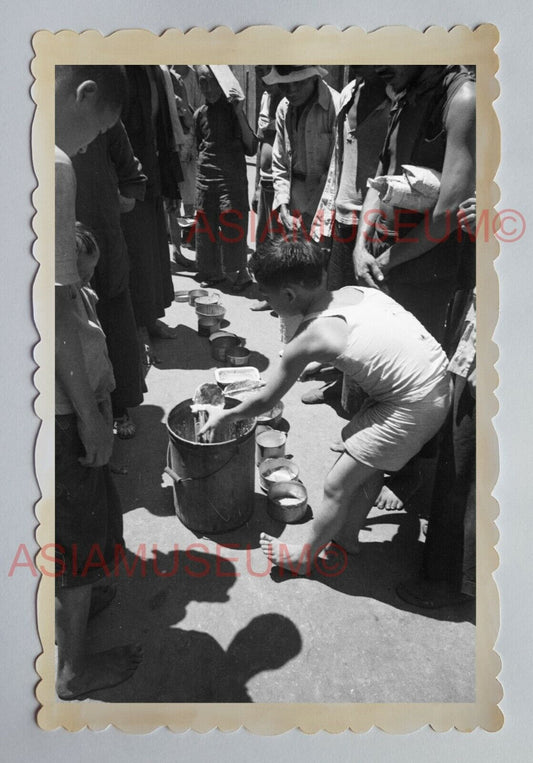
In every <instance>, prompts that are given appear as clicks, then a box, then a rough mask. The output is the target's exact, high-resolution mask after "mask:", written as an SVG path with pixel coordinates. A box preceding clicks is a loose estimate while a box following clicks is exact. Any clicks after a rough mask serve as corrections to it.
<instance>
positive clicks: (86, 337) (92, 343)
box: [55, 286, 115, 416]
mask: <svg viewBox="0 0 533 763" xmlns="http://www.w3.org/2000/svg"><path fill="white" fill-rule="evenodd" d="M71 288H72V306H73V310H72V315H71V318H72V321H73V324H74V326H75V328H76V330H77V332H78V335H79V338H80V342H81V348H82V353H83V361H84V366H85V371H86V373H87V379H88V381H89V385H90V387H91V389H92V391H93V392H94V397H95V400H96V402H97V403H101V402H103V401H104V400H106V399H107V397H108V395H109V393H110V392H112V391H113V390H114V389H115V377H114V375H113V367H112V365H111V361H110V360H109V355H108V354H107V345H106V340H105V334H104V332H103V331H102V327H101V325H100V321H99V320H98V318H97V316H96V309H95V307H96V300H97V297H96V294H95V293H94V291H92V289H89V288H88V287H87V286H82V287H74V286H73V287H71ZM56 342H57V340H56ZM58 349H59V348H56V352H57V350H58ZM55 413H56V416H59V415H63V414H66V413H75V411H74V408H73V406H72V403H71V402H70V399H69V397H68V395H67V394H66V392H65V391H64V390H63V387H62V385H61V382H60V380H59V379H57V380H56V389H55Z"/></svg>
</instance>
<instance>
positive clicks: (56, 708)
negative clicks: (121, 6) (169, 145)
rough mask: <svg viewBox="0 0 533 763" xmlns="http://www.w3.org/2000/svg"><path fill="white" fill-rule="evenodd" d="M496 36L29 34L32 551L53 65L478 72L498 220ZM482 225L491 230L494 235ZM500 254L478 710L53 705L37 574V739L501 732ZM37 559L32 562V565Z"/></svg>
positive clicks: (485, 433) (483, 192)
mask: <svg viewBox="0 0 533 763" xmlns="http://www.w3.org/2000/svg"><path fill="white" fill-rule="evenodd" d="M497 42H498V31H497V29H496V28H495V27H494V26H492V25H488V24H484V25H482V26H480V27H478V28H477V29H475V30H471V29H468V28H467V27H464V26H457V27H454V28H453V29H451V30H449V31H447V30H445V29H443V28H437V27H430V28H429V29H428V30H426V31H425V32H419V31H417V30H414V29H410V28H407V27H383V28H381V29H378V30H376V31H374V32H371V33H366V32H365V31H364V30H362V29H360V28H357V27H351V28H349V29H346V30H344V31H342V32H341V31H340V30H339V29H337V28H335V27H329V26H326V27H322V28H320V29H319V30H316V29H311V28H310V27H299V28H298V29H296V30H295V31H294V32H287V31H285V30H282V29H279V28H276V27H272V26H257V27H249V28H247V29H245V30H243V31H241V32H239V33H238V34H235V33H233V32H232V31H231V30H230V29H228V28H226V27H218V28H216V29H214V30H213V31H211V32H208V31H206V30H203V29H199V28H194V29H191V30H190V31H189V32H187V33H183V32H181V31H179V30H177V29H172V30H169V31H167V32H165V33H164V34H162V35H161V36H157V35H155V34H153V33H150V32H147V31H142V30H123V31H119V32H115V33H114V34H112V35H109V36H107V37H104V36H102V35H101V34H100V33H99V32H97V31H86V32H83V33H81V34H78V33H76V32H71V31H63V32H59V33H57V34H53V33H51V32H46V31H42V32H37V33H36V35H35V36H34V39H33V47H34V50H35V58H34V60H33V62H32V73H33V76H34V78H35V84H34V86H33V88H32V97H33V99H34V101H35V103H36V112H35V120H34V125H33V131H32V153H33V163H34V171H35V174H36V177H37V188H36V190H35V192H34V195H33V204H34V206H35V208H36V210H37V213H36V216H35V218H34V220H33V228H34V231H35V234H36V242H35V245H34V250H33V251H34V255H35V256H36V258H37V259H38V261H39V265H40V267H39V271H38V274H37V278H36V281H35V285H34V292H33V298H34V313H35V322H36V326H37V329H38V331H39V335H40V338H41V339H40V343H39V344H38V346H37V348H36V351H35V359H36V362H37V364H38V366H39V370H38V372H37V373H36V376H35V385H36V387H37V389H38V392H39V398H38V400H37V403H36V412H37V415H38V416H39V418H40V419H41V420H42V425H41V429H40V432H39V437H38V441H37V446H36V472H37V478H38V481H39V486H40V490H41V494H42V498H41V500H40V501H39V502H38V504H37V507H36V515H37V519H38V522H39V527H38V530H37V540H38V542H39V544H40V546H41V548H42V547H44V546H45V545H46V544H47V543H53V539H54V502H53V495H54V466H53V458H52V454H53V451H54V448H53V443H54V439H53V438H54V431H53V421H54V410H53V406H54V363H53V357H54V354H53V346H54V331H53V316H54V301H53V296H52V294H53V290H52V289H51V288H50V287H51V284H52V277H53V264H52V263H53V261H54V260H53V257H52V254H53V251H54V226H53V222H52V221H53V217H54V215H53V209H54V202H53V199H54V173H53V167H54V163H53V145H54V141H53V128H54V119H53V103H54V100H53V87H54V66H55V65H56V64H62V63H63V64H67V63H80V64H82V63H103V64H117V63H121V64H139V63H142V64H160V63H181V62H183V63H198V62H199V61H201V62H204V63H213V64H215V63H224V64H237V63H246V64H254V63H264V62H265V61H268V62H269V63H272V64H275V63H307V62H308V61H309V51H311V50H312V58H313V63H317V64H347V63H352V62H353V63H358V64H374V63H396V64H448V63H461V64H469V65H475V66H476V70H477V134H476V138H477V144H476V145H477V177H476V188H477V205H478V209H481V210H488V215H489V219H490V220H493V219H494V218H495V212H494V205H495V204H496V202H497V201H498V197H499V192H498V188H497V186H496V185H495V183H494V176H495V174H496V170H497V168H498V164H499V159H500V148H499V144H500V141H499V126H498V121H497V118H496V115H495V112H494V109H493V101H494V100H495V98H496V97H497V96H498V92H499V86H498V83H497V80H496V72H497V69H498V58H497V56H496V54H495V52H494V47H495V46H496V44H497ZM489 228H490V226H489ZM497 254H498V243H497V240H496V238H495V237H494V236H490V237H489V238H488V240H485V239H484V238H483V237H481V238H479V239H478V242H477V289H478V299H477V307H478V313H477V315H478V333H477V336H478V343H479V348H480V351H479V353H478V356H477V357H478V360H477V363H478V388H477V400H478V415H477V433H478V437H477V442H478V452H477V543H478V561H477V572H478V578H477V621H476V622H477V627H476V702H475V703H461V704H459V703H426V704H407V703H406V704H400V703H399V704H385V703H383V704H355V703H354V704H283V703H280V704H259V703H258V704H251V705H244V704H229V703H228V704H198V703H188V704H179V705H177V704H142V703H139V704H137V703H136V704H111V703H101V702H89V703H85V702H72V703H68V702H61V701H60V700H58V698H57V696H56V694H55V664H54V580H53V578H50V577H47V576H45V575H43V576H42V577H41V580H40V583H39V590H38V627H39V635H40V639H41V644H42V649H43V652H42V654H41V655H40V656H39V658H38V660H37V663H36V669H37V672H38V674H39V676H40V680H39V682H38V685H37V688H36V696H37V700H38V702H39V705H40V710H39V712H38V715H37V721H38V723H39V725H40V727H41V728H43V729H54V728H58V727H60V726H62V727H64V728H65V729H68V730H72V731H75V730H79V729H81V728H83V727H84V726H88V727H89V728H91V729H94V730H97V729H103V728H105V727H106V726H108V725H109V724H113V725H114V726H116V727H117V728H119V729H121V730H123V731H128V732H134V733H146V732H149V731H152V730H154V729H155V728H158V727H161V726H167V727H168V728H169V729H171V730H173V731H184V730H186V729H193V730H195V731H198V732H206V731H209V730H211V729H213V728H219V729H220V730H222V731H233V730H235V729H238V728H240V727H241V726H244V727H245V728H246V729H248V730H249V731H251V732H254V733H257V734H265V735H266V734H279V733H283V732H285V731H288V730H290V729H292V728H300V729H301V730H302V731H304V732H306V733H316V732H317V731H320V730H326V731H329V732H333V733H338V732H341V731H344V730H345V729H347V728H349V729H351V730H353V731H356V732H364V731H367V730H368V729H370V728H372V726H377V727H379V728H381V729H383V730H385V731H387V732H391V733H406V732H410V731H414V730H416V729H418V728H420V727H422V726H424V725H427V724H429V725H430V726H431V727H432V728H433V729H435V730H437V731H444V730H448V729H450V728H452V727H455V728H457V729H459V730H462V731H471V730H473V729H475V728H477V727H481V728H483V729H485V730H489V731H496V730H498V729H499V728H500V727H501V725H502V723H503V716H502V714H501V711H500V709H499V708H498V702H499V701H500V700H501V697H502V690H501V687H500V684H499V682H498V680H497V675H498V673H499V670H500V667H501V666H500V660H499V657H498V655H497V654H496V653H495V652H494V648H493V647H494V643H495V641H496V637H497V634H498V628H499V600H498V591H497V588H496V585H495V583H494V580H493V578H492V573H493V571H494V570H495V569H496V568H497V566H498V556H497V553H496V551H495V548H494V546H495V544H496V542H497V539H498V533H497V529H496V526H495V519H496V517H497V515H498V505H497V502H496V501H495V499H494V498H493V497H492V495H491V493H492V490H493V488H494V485H495V482H496V479H497V476H498V446H497V440H496V435H495V431H494V428H493V425H492V417H493V416H494V415H495V414H496V412H497V401H496V398H495V395H494V390H495V389H496V387H497V384H498V377H497V374H496V371H495V369H494V363H495V362H496V359H497V347H496V345H495V344H494V343H493V341H492V335H493V332H494V328H495V324H496V320H497V315H498V281H497V276H496V273H495V270H494V265H493V261H494V259H495V258H496V256H497ZM44 561H45V560H44V559H43V558H41V556H39V557H38V558H37V565H38V566H39V564H40V563H43V562H44Z"/></svg>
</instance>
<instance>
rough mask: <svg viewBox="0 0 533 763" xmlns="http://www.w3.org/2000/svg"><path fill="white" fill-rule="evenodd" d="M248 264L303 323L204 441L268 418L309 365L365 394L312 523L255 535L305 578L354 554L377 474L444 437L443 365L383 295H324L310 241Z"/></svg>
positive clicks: (282, 309) (281, 306) (214, 419)
mask: <svg viewBox="0 0 533 763" xmlns="http://www.w3.org/2000/svg"><path fill="white" fill-rule="evenodd" d="M250 265H251V269H252V271H253V273H254V276H255V278H256V280H257V282H258V284H259V286H260V288H261V290H262V291H263V293H264V294H265V296H266V297H267V298H268V299H269V301H270V304H271V305H272V306H273V308H274V309H275V310H276V311H277V312H278V313H279V314H280V315H281V316H288V317H290V316H294V315H302V316H303V319H302V321H301V323H300V325H299V327H298V329H297V332H296V335H295V336H294V338H293V339H292V340H291V341H290V342H289V343H288V344H287V346H286V349H285V352H284V354H283V357H282V359H281V363H280V365H279V367H278V369H277V371H276V372H275V373H274V374H273V376H272V378H271V379H270V381H269V382H268V383H267V385H266V386H265V388H264V389H262V390H261V391H259V392H258V393H257V394H256V395H254V396H253V397H250V398H248V399H247V400H246V401H244V402H242V403H240V404H239V405H238V406H236V407H235V408H233V409H228V410H224V409H222V410H220V409H216V410H215V409H210V410H209V419H208V421H207V423H206V425H205V426H204V427H203V429H202V430H201V433H207V432H211V431H212V430H214V429H216V427H217V426H220V425H227V424H228V423H231V422H235V421H238V420H240V419H241V418H249V417H253V416H257V415H260V414H261V413H263V412H264V411H267V410H269V409H270V408H272V406H273V405H274V404H275V403H277V402H278V401H279V400H280V399H281V398H282V397H283V396H284V395H285V394H286V393H287V392H288V390H289V389H290V388H291V387H292V386H293V384H294V383H295V382H296V381H297V379H298V378H299V376H300V374H301V373H302V371H303V369H304V368H305V367H306V365H307V364H308V363H309V362H312V361H315V362H316V361H318V362H321V363H331V364H333V365H334V366H335V367H337V368H339V369H340V370H342V371H343V372H344V373H347V374H349V375H350V376H352V377H353V378H354V379H355V381H356V382H357V383H358V384H359V385H360V386H361V387H362V389H363V390H364V391H365V392H366V393H367V395H368V401H367V403H366V404H365V405H364V406H363V407H362V408H361V409H360V411H359V412H358V413H357V414H356V415H355V416H354V418H353V419H352V420H351V421H350V422H349V424H348V425H347V426H346V427H345V428H344V429H343V431H342V437H343V441H344V448H345V449H344V452H343V453H342V454H341V455H340V456H339V458H338V460H337V461H336V463H335V464H334V466H333V467H332V469H331V470H330V472H329V474H328V475H327V477H326V480H325V484H324V496H323V500H322V503H321V505H320V506H318V507H317V508H316V510H315V511H314V516H313V519H312V520H311V521H310V522H309V523H308V524H307V525H306V526H305V527H298V530H297V532H298V536H297V537H294V530H292V529H291V528H289V529H288V530H286V531H284V533H283V534H282V535H281V537H280V538H279V539H275V538H273V537H271V536H269V535H267V534H266V533H262V534H261V540H260V543H261V547H262V549H263V551H264V553H265V554H266V555H267V556H268V557H269V558H270V559H271V560H272V561H273V562H274V563H275V564H277V565H279V566H282V567H286V568H288V569H290V570H292V571H293V572H297V573H299V574H307V573H308V572H309V570H310V565H311V562H312V560H313V559H314V558H315V557H316V555H317V554H319V553H320V552H321V550H322V549H324V547H325V546H326V545H327V544H328V543H329V542H331V541H332V540H335V541H336V542H337V543H339V544H340V545H342V546H343V547H344V548H345V549H346V550H347V551H348V552H351V551H356V549H357V544H358V541H357V536H358V532H359V529H360V528H361V526H362V524H363V522H364V520H365V518H366V516H367V514H368V512H369V510H370V508H371V507H372V506H373V504H374V501H375V499H376V497H377V495H378V494H379V491H380V489H381V485H382V481H383V473H384V472H394V471H397V470H399V469H401V468H402V467H403V466H404V464H405V463H407V461H408V460H409V459H410V458H412V456H414V455H415V453H417V452H418V451H419V450H420V448H421V447H422V445H423V444H424V443H425V442H427V440H429V439H430V438H431V437H433V436H434V435H435V434H436V433H437V432H438V431H439V429H440V428H441V426H442V424H443V423H444V420H445V418H446V415H447V412H448V408H449V404H450V397H451V382H450V377H449V374H448V371H447V367H448V360H447V357H446V355H445V353H444V351H443V350H442V348H441V346H440V345H439V344H438V342H436V341H435V339H433V337H432V336H431V335H430V334H429V332H428V331H426V330H425V329H424V327H423V326H422V325H421V324H420V323H419V321H417V319H416V318H415V317H414V316H413V315H411V314H410V313H408V312H407V311H406V310H404V309H403V308H402V307H401V306H400V305H399V304H397V303H396V302H394V300H392V299H391V298H390V297H388V296H387V295H385V294H383V293H382V292H381V291H379V290H377V289H369V288H361V287H356V286H347V287H345V288H343V289H340V290H339V291H335V292H331V291H329V290H328V289H327V286H326V274H325V271H324V269H323V259H322V256H321V253H320V252H319V251H317V247H316V245H315V244H313V243H311V242H306V241H296V242H283V241H281V242H279V243H278V242H275V243H274V244H273V245H272V248H271V251H269V253H268V256H258V255H257V254H254V255H253V256H252V258H251V263H250ZM291 535H292V537H291Z"/></svg>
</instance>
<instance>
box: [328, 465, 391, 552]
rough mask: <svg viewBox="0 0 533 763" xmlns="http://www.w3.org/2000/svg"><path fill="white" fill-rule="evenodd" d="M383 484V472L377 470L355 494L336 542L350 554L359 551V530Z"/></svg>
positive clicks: (336, 535)
mask: <svg viewBox="0 0 533 763" xmlns="http://www.w3.org/2000/svg"><path fill="white" fill-rule="evenodd" d="M382 485H383V472H376V473H375V474H374V475H372V477H370V478H369V479H368V480H367V481H366V482H365V483H364V485H362V487H360V488H359V490H358V491H357V493H356V494H355V495H354V496H353V499H352V504H351V508H350V510H349V512H348V516H347V518H346V522H345V523H344V525H343V526H342V527H341V528H340V530H339V531H338V532H337V533H335V537H334V543H337V544H338V545H339V546H342V547H343V549H344V550H345V551H347V552H348V553H349V554H358V553H359V550H360V547H359V540H358V536H359V530H360V529H361V527H362V526H363V524H364V521H365V519H366V517H367V515H368V512H369V511H370V509H371V508H372V506H374V504H375V502H376V498H377V496H378V495H379V493H380V490H381V488H382Z"/></svg>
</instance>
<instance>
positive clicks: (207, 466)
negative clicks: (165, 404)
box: [165, 399, 256, 533]
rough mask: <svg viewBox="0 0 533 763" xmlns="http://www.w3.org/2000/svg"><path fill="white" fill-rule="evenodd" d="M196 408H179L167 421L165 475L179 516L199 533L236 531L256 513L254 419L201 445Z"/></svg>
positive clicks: (181, 405)
mask: <svg viewBox="0 0 533 763" xmlns="http://www.w3.org/2000/svg"><path fill="white" fill-rule="evenodd" d="M191 403H192V400H190V399H189V400H184V401H183V402H182V403H179V404H178V405H177V406H176V407H175V408H173V409H172V411H171V412H170V413H169V416H168V421H167V430H168V435H169V444H168V455H167V466H166V468H165V472H166V473H167V474H168V475H170V477H172V479H173V483H174V484H173V492H174V505H175V508H176V514H177V516H178V517H179V519H180V520H181V521H182V522H183V524H184V525H185V526H186V527H189V528H190V529H191V530H194V531H195V532H200V533H223V532H227V531H228V530H234V529H235V528H236V527H240V526H241V525H242V524H244V523H245V522H246V521H247V520H248V519H249V518H250V515H251V513H252V511H253V505H254V481H255V480H254V478H255V473H254V468H255V464H254V450H255V441H254V430H255V423H256V422H255V419H246V420H245V421H239V422H237V424H231V425H228V429H227V431H223V432H221V433H220V435H219V436H218V440H219V441H217V442H212V443H198V442H195V434H194V416H193V414H192V413H191V409H190V406H191ZM230 405H231V403H230Z"/></svg>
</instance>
